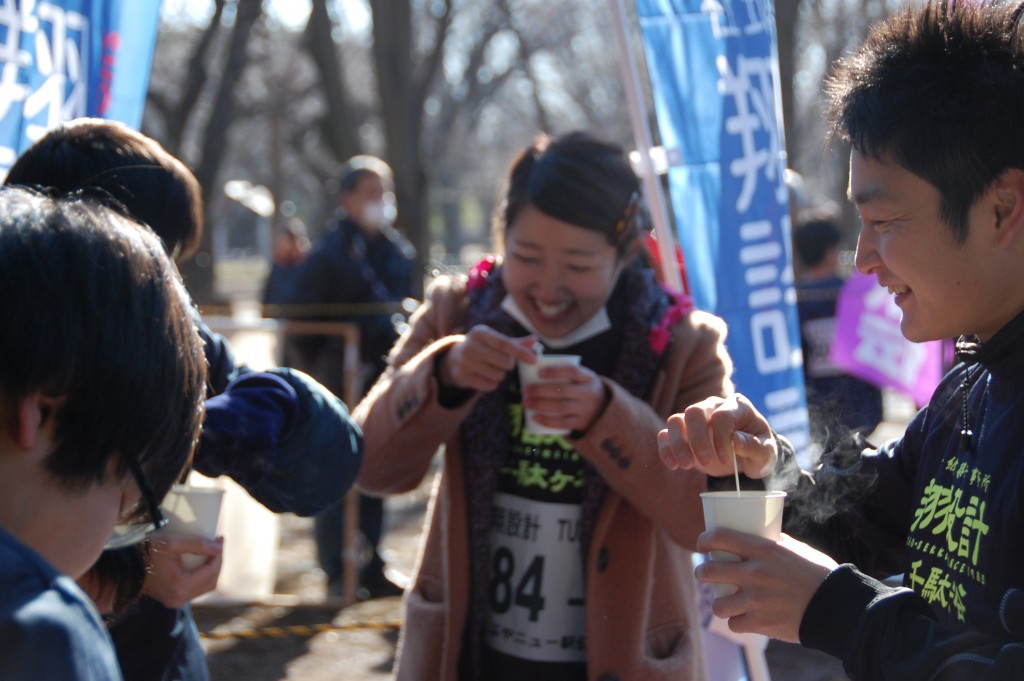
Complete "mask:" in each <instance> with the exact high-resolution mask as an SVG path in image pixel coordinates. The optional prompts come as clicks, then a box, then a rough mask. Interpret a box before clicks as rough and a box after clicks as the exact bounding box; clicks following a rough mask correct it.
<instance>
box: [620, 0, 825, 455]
mask: <svg viewBox="0 0 1024 681" xmlns="http://www.w3.org/2000/svg"><path fill="white" fill-rule="evenodd" d="M636 7H637V13H638V15H639V19H640V29H641V32H642V34H643V40H644V49H645V53H646V58H647V70H648V73H649V74H650V78H651V86H652V91H653V94H654V103H655V110H656V113H657V119H658V129H659V132H660V135H661V142H662V144H663V145H664V147H665V150H666V155H667V157H668V158H669V159H670V166H669V170H668V183H669V191H670V195H671V201H672V208H673V213H674V215H675V220H676V230H675V231H676V234H677V237H678V239H679V243H680V244H681V246H682V249H683V253H684V254H685V258H686V267H687V275H688V278H689V282H690V288H691V293H692V294H693V297H694V300H695V302H696V304H697V306H698V307H700V308H701V309H704V310H709V311H711V312H714V313H715V314H717V315H719V316H720V317H722V318H723V319H725V321H726V323H727V324H728V326H729V337H728V347H729V353H730V355H731V356H732V358H733V362H734V363H735V365H736V373H735V381H736V385H737V388H738V389H739V391H740V392H742V393H743V394H745V395H747V396H748V397H749V398H750V400H751V401H752V402H753V403H754V405H755V406H756V407H757V408H758V409H759V410H761V412H762V413H763V414H765V416H766V417H767V418H768V420H769V422H771V424H772V426H773V427H774V428H775V429H776V430H777V431H778V432H780V433H782V434H783V435H785V436H786V437H788V438H789V439H790V441H792V443H793V445H794V446H795V447H796V449H797V451H798V452H800V453H801V454H802V455H803V454H804V453H805V452H806V451H807V447H808V444H809V436H808V430H807V410H806V401H805V396H804V387H803V372H802V359H801V354H800V336H799V328H798V323H797V313H796V294H795V290H794V288H793V269H792V260H791V253H790V241H789V232H790V224H789V199H788V196H787V193H788V192H787V189H786V184H785V178H784V170H785V167H786V153H785V145H784V143H783V135H782V121H781V113H777V112H779V111H781V107H780V106H779V93H778V89H777V80H778V67H777V59H776V54H775V16H774V8H773V5H772V2H771V0H637V2H636ZM801 462H802V463H806V462H805V460H804V457H803V456H801Z"/></svg>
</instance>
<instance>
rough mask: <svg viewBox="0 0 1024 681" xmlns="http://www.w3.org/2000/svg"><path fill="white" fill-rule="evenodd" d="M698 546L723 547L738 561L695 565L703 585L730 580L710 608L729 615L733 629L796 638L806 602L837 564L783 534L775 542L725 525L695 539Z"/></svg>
mask: <svg viewBox="0 0 1024 681" xmlns="http://www.w3.org/2000/svg"><path fill="white" fill-rule="evenodd" d="M697 548H698V550H700V551H703V552H708V553H710V552H711V551H728V552H730V553H732V554H734V555H736V556H739V558H740V560H739V561H738V562H727V561H718V560H709V561H705V562H703V563H701V564H700V565H698V566H697V568H696V570H695V574H696V576H697V579H698V580H700V581H701V582H703V583H705V584H732V585H736V586H737V587H738V589H737V591H736V592H735V593H733V594H731V595H728V596H723V597H721V598H716V599H715V600H714V602H713V603H712V605H711V611H712V612H713V613H715V615H716V616H718V617H721V618H722V619H726V620H729V628H730V629H732V630H733V631H735V632H738V633H746V632H756V633H760V634H765V635H766V636H771V637H772V638H777V639H780V640H783V641H789V642H791V643H799V642H800V623H801V621H802V620H803V616H804V612H805V611H806V609H807V604H808V603H810V601H811V597H812V596H814V593H815V592H816V591H817V590H818V587H820V586H821V583H822V582H824V581H825V578H826V577H828V575H829V573H831V572H832V570H834V569H835V568H836V567H838V565H837V563H836V562H835V561H834V560H832V558H830V557H829V556H827V555H825V554H824V553H821V552H820V551H817V550H815V549H814V548H812V547H810V546H808V545H807V544H804V543H802V542H799V541H797V540H795V539H793V538H792V537H790V536H789V535H787V534H783V535H782V536H781V537H780V539H779V541H778V542H774V541H772V540H770V539H765V538H762V537H757V536H754V535H751V534H746V533H743V532H736V531H734V530H727V529H724V528H720V529H716V530H710V531H708V532H704V533H703V534H701V535H700V537H698V538H697Z"/></svg>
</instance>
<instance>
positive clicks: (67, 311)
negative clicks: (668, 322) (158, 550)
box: [0, 187, 206, 501]
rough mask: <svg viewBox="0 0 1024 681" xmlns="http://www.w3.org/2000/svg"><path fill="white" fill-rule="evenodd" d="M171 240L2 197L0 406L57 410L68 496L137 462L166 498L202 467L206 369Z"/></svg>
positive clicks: (6, 192) (18, 195)
mask: <svg viewBox="0 0 1024 681" xmlns="http://www.w3.org/2000/svg"><path fill="white" fill-rule="evenodd" d="M193 314H194V310H193V308H192V306H191V303H190V301H189V298H188V294H187V293H186V292H185V288H184V286H183V285H182V283H181V279H180V277H179V276H178V272H177V270H176V269H175V267H174V264H173V263H172V262H171V261H170V259H169V258H168V257H167V254H166V253H165V252H164V249H163V245H162V244H161V243H160V240H159V239H158V238H157V237H156V236H155V235H154V234H153V233H152V232H151V231H150V230H149V229H148V228H147V227H145V226H143V225H141V224H139V223H137V222H135V221H133V220H130V219H129V218H127V217H125V216H124V215H122V214H121V213H119V212H116V211H114V210H111V209H109V208H107V207H105V206H102V205H100V204H98V203H97V202H95V201H93V200H88V199H81V198H73V197H65V198H57V199H53V198H48V197H46V196H43V195H41V194H37V193H35V192H32V191H29V190H26V189H22V188H16V187H4V188H2V189H0V319H3V320H4V326H5V329H6V332H5V333H0V357H3V361H2V362H0V397H2V398H3V399H5V400H7V401H9V402H14V403H16V402H17V400H19V399H22V398H24V397H26V396H28V395H30V394H32V393H35V392H41V393H43V394H45V395H48V396H51V397H54V398H58V399H59V403H58V404H59V406H58V408H57V410H56V413H55V414H53V415H52V418H54V419H55V422H54V423H55V431H54V432H55V435H54V444H53V447H54V450H53V452H52V453H51V454H50V455H49V457H48V458H47V460H46V466H47V469H48V470H49V471H50V473H51V474H52V475H53V476H54V477H55V478H56V479H58V480H59V481H60V482H61V483H62V484H64V485H65V486H66V487H67V488H68V489H82V488H83V487H86V486H88V485H90V484H92V483H94V482H97V481H102V480H104V479H105V478H106V474H107V472H108V465H109V463H110V461H112V460H113V461H114V462H115V467H116V470H117V471H118V473H119V474H120V475H125V474H127V472H128V471H129V468H130V466H131V463H132V461H137V462H138V463H139V465H140V467H141V469H142V472H143V474H144V475H145V477H146V479H147V480H148V481H149V484H150V486H151V488H152V490H153V492H154V493H155V495H156V497H157V500H158V501H159V499H161V498H162V497H163V495H164V494H165V493H166V492H167V490H168V489H169V488H170V486H171V484H172V483H173V482H174V481H175V479H176V478H177V477H178V476H179V475H180V474H181V472H182V470H183V468H184V467H185V465H186V464H187V463H188V461H189V460H190V457H191V455H192V451H193V448H194V446H195V442H196V440H197V438H198V435H199V425H200V423H201V421H202V416H203V397H204V386H205V380H206V361H205V358H204V356H203V347H202V342H201V340H200V338H199V335H198V333H197V331H196V323H195V318H194V317H193Z"/></svg>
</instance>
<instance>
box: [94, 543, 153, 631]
mask: <svg viewBox="0 0 1024 681" xmlns="http://www.w3.org/2000/svg"><path fill="white" fill-rule="evenodd" d="M148 566H149V542H140V543H138V544H132V545H131V546H125V547H123V548H119V549H108V550H106V551H104V552H103V553H101V554H100V557H99V558H97V559H96V562H95V563H93V564H92V567H90V568H89V571H88V572H87V573H86V576H85V577H83V579H88V580H90V581H91V585H90V588H89V590H88V591H89V594H90V595H91V596H93V598H94V600H103V599H106V598H107V597H110V599H111V601H112V606H113V607H112V608H111V612H109V613H101V614H102V615H103V617H104V619H106V620H107V621H108V623H110V622H112V621H114V620H116V619H117V618H119V617H120V616H121V615H123V614H124V612H125V610H127V609H128V606H130V605H131V604H132V603H134V602H135V601H136V600H138V598H139V595H140V594H141V593H142V587H143V586H144V585H145V583H146V570H147V569H148Z"/></svg>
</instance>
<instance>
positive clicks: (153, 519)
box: [103, 459, 167, 550]
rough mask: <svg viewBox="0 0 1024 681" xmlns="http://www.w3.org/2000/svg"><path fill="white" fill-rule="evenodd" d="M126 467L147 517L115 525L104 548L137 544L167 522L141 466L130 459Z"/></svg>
mask: <svg viewBox="0 0 1024 681" xmlns="http://www.w3.org/2000/svg"><path fill="white" fill-rule="evenodd" d="M128 469H129V470H130V471H131V472H132V477H134V478H135V485H136V487H138V488H139V494H140V495H141V498H140V500H139V501H140V503H141V504H144V507H145V509H146V511H147V512H148V514H149V518H148V519H146V520H144V521H141V522H134V523H133V522H127V523H119V524H117V525H115V526H114V529H113V530H112V531H111V533H110V538H108V539H107V543H106V544H105V545H104V546H103V549H104V550H107V549H121V548H124V547H126V546H132V545H134V544H138V543H139V542H141V541H143V540H145V539H148V538H149V536H150V535H151V534H153V533H154V532H156V531H157V530H159V529H160V528H161V527H163V526H164V525H166V524H167V518H165V517H164V514H163V513H162V512H161V511H160V505H159V504H157V503H156V497H155V496H153V489H152V488H151V487H150V486H149V481H148V480H146V476H145V474H144V473H143V472H142V466H140V465H139V462H138V461H137V460H135V459H132V460H131V462H130V463H129V464H128Z"/></svg>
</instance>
